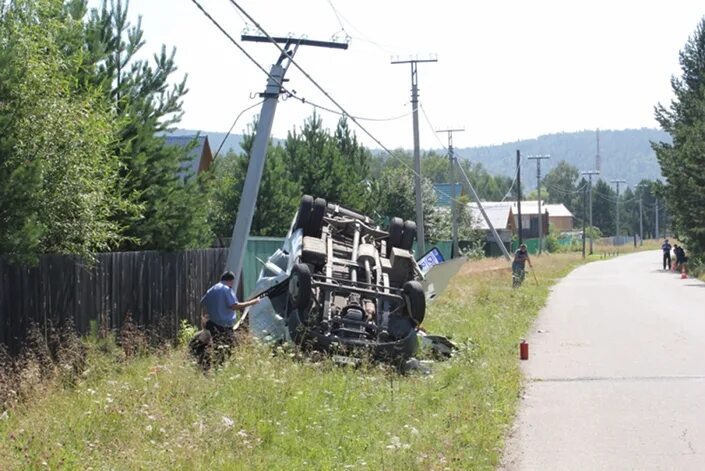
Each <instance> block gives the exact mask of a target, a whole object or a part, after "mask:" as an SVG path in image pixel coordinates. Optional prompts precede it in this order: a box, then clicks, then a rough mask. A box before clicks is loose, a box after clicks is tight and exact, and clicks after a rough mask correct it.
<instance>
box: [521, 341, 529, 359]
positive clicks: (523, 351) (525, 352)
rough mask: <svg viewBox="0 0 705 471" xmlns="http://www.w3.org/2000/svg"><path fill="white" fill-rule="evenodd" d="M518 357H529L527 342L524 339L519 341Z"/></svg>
mask: <svg viewBox="0 0 705 471" xmlns="http://www.w3.org/2000/svg"><path fill="white" fill-rule="evenodd" d="M519 358H520V359H522V360H528V359H529V344H528V343H526V341H525V340H524V339H522V340H521V342H520V343H519Z"/></svg>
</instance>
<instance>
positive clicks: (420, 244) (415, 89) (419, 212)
mask: <svg viewBox="0 0 705 471" xmlns="http://www.w3.org/2000/svg"><path fill="white" fill-rule="evenodd" d="M419 62H438V59H422V60H419V59H409V60H405V61H402V60H394V61H392V64H411V109H412V112H413V118H414V119H413V124H414V186H415V191H416V239H417V241H416V243H417V245H416V247H417V250H418V252H417V255H419V256H420V255H423V254H425V253H426V247H425V245H424V244H425V235H424V229H423V199H422V198H421V196H422V188H421V151H420V147H419V84H418V74H417V72H416V66H417V64H418V63H419Z"/></svg>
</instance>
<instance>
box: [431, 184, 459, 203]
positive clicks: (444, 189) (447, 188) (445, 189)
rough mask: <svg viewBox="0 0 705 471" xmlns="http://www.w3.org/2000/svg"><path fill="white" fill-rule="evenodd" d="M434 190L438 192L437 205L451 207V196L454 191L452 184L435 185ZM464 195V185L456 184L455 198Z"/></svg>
mask: <svg viewBox="0 0 705 471" xmlns="http://www.w3.org/2000/svg"><path fill="white" fill-rule="evenodd" d="M433 190H434V191H435V192H436V205H437V206H447V207H450V194H451V192H452V191H453V184H452V183H435V184H434V185H433ZM462 193H463V185H462V184H460V183H456V184H455V197H456V198H457V197H458V196H460V195H461V194H462Z"/></svg>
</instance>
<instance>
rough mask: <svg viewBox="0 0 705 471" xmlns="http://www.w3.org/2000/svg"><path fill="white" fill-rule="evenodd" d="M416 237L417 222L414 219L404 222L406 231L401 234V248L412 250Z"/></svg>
mask: <svg viewBox="0 0 705 471" xmlns="http://www.w3.org/2000/svg"><path fill="white" fill-rule="evenodd" d="M415 238H416V223H415V222H414V221H406V222H405V223H404V231H403V233H402V235H401V242H400V243H399V248H402V249H404V250H411V249H412V248H414V239H415Z"/></svg>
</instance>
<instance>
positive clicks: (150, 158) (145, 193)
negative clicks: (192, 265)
mask: <svg viewBox="0 0 705 471" xmlns="http://www.w3.org/2000/svg"><path fill="white" fill-rule="evenodd" d="M128 6H129V2H125V3H124V4H123V2H122V1H121V0H117V1H116V2H110V4H108V2H107V0H104V1H103V2H102V5H101V7H100V8H98V9H94V10H92V11H91V13H90V17H89V19H88V21H87V22H86V27H85V48H86V51H87V52H86V59H85V64H84V70H85V71H86V72H85V76H84V77H83V82H84V83H87V84H93V85H97V86H100V87H101V89H102V90H103V93H104V95H105V96H106V97H107V98H108V99H109V100H110V102H111V103H112V104H113V107H114V111H115V114H116V120H117V123H118V133H117V140H116V142H115V146H114V152H115V154H116V155H117V156H118V157H119V159H120V164H121V167H120V177H121V180H120V181H121V186H120V187H119V188H118V191H119V192H120V193H121V195H122V196H123V198H124V199H125V200H126V201H128V202H129V203H131V204H129V205H126V206H125V207H124V210H123V211H122V212H121V213H120V214H119V215H118V216H117V217H116V222H117V223H118V224H120V225H121V226H123V227H124V228H125V236H126V240H127V243H125V244H123V246H122V248H123V249H165V250H173V249H181V248H188V247H197V246H202V245H204V244H207V242H208V241H209V239H210V236H211V234H210V230H209V227H208V222H207V209H208V208H207V201H208V200H207V198H206V196H205V195H206V191H205V188H204V186H205V184H206V182H205V181H204V180H205V179H203V178H201V179H199V178H196V176H195V175H186V177H183V174H184V164H185V161H186V160H187V158H188V157H187V154H188V152H189V149H188V148H181V147H176V146H167V145H166V143H165V138H164V134H165V133H166V132H167V131H169V130H170V129H172V127H173V126H174V125H176V124H177V123H178V122H179V121H180V119H181V117H182V115H183V110H182V103H183V101H182V100H183V96H184V95H185V94H186V92H187V89H186V77H184V78H183V79H182V80H181V81H180V82H177V83H176V84H174V85H170V83H171V81H172V76H173V74H174V73H176V71H177V68H176V62H175V60H174V56H175V50H172V51H171V52H170V53H167V50H166V47H165V46H162V48H161V51H160V53H159V54H156V55H155V57H154V64H153V65H150V64H149V63H148V62H147V61H145V60H141V59H137V58H136V54H137V53H138V52H139V51H140V49H141V48H142V46H143V45H144V40H143V31H142V28H141V21H138V22H137V24H136V25H134V26H133V25H131V24H130V23H129V22H128V21H127V11H128Z"/></svg>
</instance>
